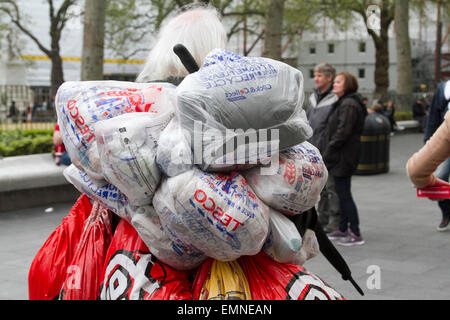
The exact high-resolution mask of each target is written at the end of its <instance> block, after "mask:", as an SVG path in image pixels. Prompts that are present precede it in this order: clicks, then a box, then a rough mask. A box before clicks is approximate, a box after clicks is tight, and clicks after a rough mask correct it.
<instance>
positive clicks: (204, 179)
mask: <svg viewBox="0 0 450 320" xmlns="http://www.w3.org/2000/svg"><path fill="white" fill-rule="evenodd" d="M153 206H154V207H155V210H156V212H157V214H158V216H159V217H160V219H161V224H162V225H163V227H164V229H166V230H168V234H169V236H170V237H176V238H177V239H181V240H182V241H183V242H185V243H190V244H192V245H193V246H195V247H196V248H198V249H199V250H200V251H202V252H204V253H205V254H206V255H207V256H208V257H212V258H214V259H217V260H220V261H231V260H234V259H236V258H238V257H239V256H241V255H252V254H256V253H258V252H259V250H260V249H261V247H262V245H263V243H264V240H265V239H266V236H267V232H268V226H269V208H268V207H267V206H266V205H265V204H264V203H263V202H262V201H261V200H259V199H258V198H257V197H256V196H255V194H254V193H253V191H252V189H251V188H250V187H249V186H248V185H247V183H246V181H245V179H244V178H243V176H242V175H240V174H239V173H237V172H234V173H231V174H229V175H225V174H211V173H207V172H203V171H201V170H199V169H196V168H194V169H193V170H190V171H188V172H185V173H183V174H180V175H177V176H175V177H171V178H164V179H163V180H162V182H161V185H160V187H159V188H158V190H157V191H156V193H155V196H154V198H153ZM174 240H175V239H174Z"/></svg>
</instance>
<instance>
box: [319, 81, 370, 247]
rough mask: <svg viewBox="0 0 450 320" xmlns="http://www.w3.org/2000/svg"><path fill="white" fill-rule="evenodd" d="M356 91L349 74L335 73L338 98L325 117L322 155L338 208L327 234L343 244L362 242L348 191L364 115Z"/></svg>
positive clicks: (354, 205) (356, 84) (355, 163)
mask: <svg viewBox="0 0 450 320" xmlns="http://www.w3.org/2000/svg"><path fill="white" fill-rule="evenodd" d="M357 91H358V82H357V80H356V78H355V77H354V76H353V75H352V74H350V73H348V72H341V73H339V74H338V75H337V76H336V78H335V80H334V84H333V92H334V93H335V94H336V95H337V96H338V98H339V99H338V101H336V102H335V103H334V105H333V108H332V110H331V112H330V115H329V117H328V122H327V129H326V130H327V132H326V136H327V140H328V143H327V147H326V149H325V151H324V154H323V159H324V161H325V164H326V166H327V168H328V172H329V174H330V175H332V176H333V178H334V181H335V188H336V193H337V194H338V197H339V207H340V223H339V228H338V230H336V231H335V232H332V233H330V234H329V235H328V236H329V238H330V239H332V240H340V241H339V242H338V244H340V245H345V246H352V245H361V244H364V240H363V238H362V236H361V233H360V231H359V218H358V209H357V208H356V204H355V202H354V201H353V197H352V193H351V177H352V175H353V174H354V173H355V171H356V168H357V166H358V162H359V157H360V154H361V141H360V139H361V133H362V130H363V128H364V120H365V117H366V115H367V109H366V107H365V106H364V104H363V103H362V101H361V97H360V96H359V94H357ZM349 225H350V231H348V226H349Z"/></svg>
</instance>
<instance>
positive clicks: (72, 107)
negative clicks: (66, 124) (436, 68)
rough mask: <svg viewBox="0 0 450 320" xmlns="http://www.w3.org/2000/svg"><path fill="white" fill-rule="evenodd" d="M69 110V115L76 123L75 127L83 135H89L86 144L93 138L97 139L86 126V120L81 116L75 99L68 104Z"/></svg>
mask: <svg viewBox="0 0 450 320" xmlns="http://www.w3.org/2000/svg"><path fill="white" fill-rule="evenodd" d="M67 109H68V110H69V115H70V117H71V118H72V120H73V121H74V122H75V126H76V127H77V129H78V130H79V131H80V133H81V135H82V136H85V135H89V137H88V138H87V139H86V142H90V141H91V140H92V139H93V138H95V135H94V133H93V132H92V131H91V129H90V128H89V126H88V125H87V124H85V121H84V118H83V117H82V116H81V115H80V112H79V110H78V107H77V101H76V100H73V99H71V100H69V102H67Z"/></svg>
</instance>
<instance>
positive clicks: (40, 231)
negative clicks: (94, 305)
mask: <svg viewBox="0 0 450 320" xmlns="http://www.w3.org/2000/svg"><path fill="white" fill-rule="evenodd" d="M421 146H422V135H421V134H417V133H408V134H400V135H396V136H394V137H391V140H390V170H389V172H388V173H385V174H378V175H370V176H354V177H353V178H352V192H353V196H354V199H355V202H356V204H357V207H358V210H359V215H360V223H361V225H360V226H361V232H362V235H363V237H364V238H365V241H366V244H365V245H363V246H360V247H340V246H337V248H338V250H339V252H341V254H342V255H343V256H344V258H345V259H346V261H347V262H348V264H349V266H350V269H351V270H352V274H353V276H354V278H355V280H356V281H357V282H358V284H359V285H360V286H361V288H362V289H363V290H364V292H365V296H363V297H362V296H360V295H359V294H358V293H357V292H356V290H355V289H354V288H353V286H352V285H351V284H350V283H349V282H348V281H343V280H342V279H341V277H340V275H339V274H338V273H337V271H335V270H334V269H333V267H332V266H331V265H330V264H329V263H328V262H327V261H326V260H325V258H323V256H318V257H315V258H314V259H312V260H310V261H308V262H307V263H306V264H305V267H306V268H307V269H308V270H310V271H312V272H313V273H315V274H317V275H318V276H320V277H321V278H322V279H324V280H325V281H326V282H328V284H330V285H331V286H332V287H334V288H335V289H337V290H338V291H340V292H341V293H342V294H343V295H344V296H345V297H346V298H347V299H350V300H357V299H358V300H366V299H373V300H379V299H385V300H397V299H414V300H422V299H425V300H429V299H430V300H441V299H449V298H450V246H449V243H450V230H449V231H446V232H438V231H436V226H437V225H438V223H439V221H440V211H439V209H438V206H437V204H436V203H434V202H431V201H429V200H427V199H419V198H417V197H416V195H415V189H414V188H413V187H412V185H411V183H410V182H409V180H408V178H407V176H406V172H405V163H406V161H407V159H408V158H409V157H410V156H411V155H412V154H413V153H414V152H415V151H416V150H418V149H419V148H420V147H421ZM71 205H72V204H71V203H58V204H54V205H52V206H51V207H53V212H45V209H46V208H48V207H50V206H46V207H37V208H31V209H26V210H20V211H11V212H4V213H0V244H1V245H0V261H1V262H0V299H3V300H5V299H6V300H20V299H28V288H27V277H28V269H29V266H30V264H31V261H32V259H33V257H34V255H35V254H36V252H37V251H38V250H39V248H40V247H41V246H42V244H43V243H44V241H45V239H46V238H47V237H48V236H49V235H50V233H51V232H52V231H53V230H54V228H55V227H56V226H57V225H59V224H60V222H61V220H62V218H63V217H64V216H65V215H67V213H68V210H69V209H70V207H71ZM377 275H379V277H378V278H377V279H378V280H379V282H377V281H375V280H377V279H376V278H375V277H376V276H377ZM378 284H379V286H378Z"/></svg>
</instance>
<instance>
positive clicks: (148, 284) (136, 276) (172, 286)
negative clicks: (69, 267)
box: [100, 220, 192, 300]
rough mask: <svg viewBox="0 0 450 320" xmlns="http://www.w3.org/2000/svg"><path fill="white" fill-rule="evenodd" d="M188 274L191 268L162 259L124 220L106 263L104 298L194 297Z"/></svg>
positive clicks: (117, 231) (162, 298)
mask: <svg viewBox="0 0 450 320" xmlns="http://www.w3.org/2000/svg"><path fill="white" fill-rule="evenodd" d="M188 276H189V273H188V271H179V270H176V269H174V268H172V267H170V266H168V265H166V264H165V263H163V262H161V261H159V260H158V259H157V258H156V257H155V256H154V255H152V254H151V253H150V251H149V249H148V248H147V246H146V245H145V243H144V242H143V241H142V239H141V238H140V237H139V235H138V233H137V232H136V230H135V229H134V228H133V227H132V226H131V225H130V224H128V223H127V222H126V221H125V220H121V221H120V223H119V224H118V226H117V228H116V230H115V232H114V237H113V239H112V241H111V244H110V247H109V249H108V253H107V258H106V261H105V264H104V268H103V277H102V278H103V281H102V284H101V291H100V299H102V300H121V299H124V300H190V299H192V293H191V283H190V282H189V280H188Z"/></svg>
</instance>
